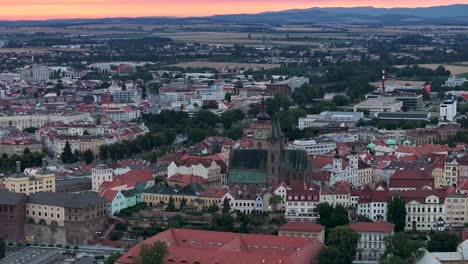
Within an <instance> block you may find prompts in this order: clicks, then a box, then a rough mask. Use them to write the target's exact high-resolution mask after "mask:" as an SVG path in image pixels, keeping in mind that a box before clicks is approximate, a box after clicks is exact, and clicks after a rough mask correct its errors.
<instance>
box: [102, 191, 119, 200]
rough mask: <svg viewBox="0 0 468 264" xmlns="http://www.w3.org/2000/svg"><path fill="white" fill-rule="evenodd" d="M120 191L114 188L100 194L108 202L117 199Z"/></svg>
mask: <svg viewBox="0 0 468 264" xmlns="http://www.w3.org/2000/svg"><path fill="white" fill-rule="evenodd" d="M118 193H119V191H114V190H106V191H104V192H103V193H101V194H99V196H101V197H102V198H104V199H105V200H106V201H108V202H112V201H114V199H115V196H116V195H117V194H118Z"/></svg>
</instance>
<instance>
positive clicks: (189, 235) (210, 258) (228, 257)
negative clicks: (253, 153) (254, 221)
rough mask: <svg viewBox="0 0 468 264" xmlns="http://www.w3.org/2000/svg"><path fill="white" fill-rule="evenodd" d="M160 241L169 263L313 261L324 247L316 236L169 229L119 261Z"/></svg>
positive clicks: (130, 258) (127, 263)
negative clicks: (146, 245) (314, 237)
mask: <svg viewBox="0 0 468 264" xmlns="http://www.w3.org/2000/svg"><path fill="white" fill-rule="evenodd" d="M156 241H163V242H165V243H167V244H168V248H167V249H168V252H169V253H168V255H167V256H166V258H165V262H166V263H172V262H174V263H223V264H231V263H232V264H234V263H246V264H247V263H283V264H290V263H291V264H292V263H310V262H311V261H312V260H314V259H316V258H318V255H319V252H320V249H321V248H322V246H323V245H322V243H320V242H319V241H317V240H316V239H304V238H296V237H286V236H272V235H257V234H239V233H230V232H214V231H203V230H190V229H169V230H166V231H164V232H161V233H159V234H157V235H155V236H153V237H151V238H149V239H146V240H145V241H143V242H141V243H139V244H137V245H136V246H134V247H133V248H131V249H130V250H129V251H127V252H126V253H124V254H123V255H122V257H120V258H119V259H118V260H117V261H116V263H118V264H120V263H122V264H132V263H134V259H135V257H136V256H138V255H139V252H140V247H141V245H142V243H146V244H150V243H154V242H156Z"/></svg>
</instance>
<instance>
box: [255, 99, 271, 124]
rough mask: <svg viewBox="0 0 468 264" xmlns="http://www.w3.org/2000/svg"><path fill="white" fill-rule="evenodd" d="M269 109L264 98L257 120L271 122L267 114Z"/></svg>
mask: <svg viewBox="0 0 468 264" xmlns="http://www.w3.org/2000/svg"><path fill="white" fill-rule="evenodd" d="M266 110H267V107H266V104H265V100H264V99H263V98H262V101H261V103H260V106H259V113H258V115H257V120H261V121H265V120H271V117H270V115H269V114H268V113H267V111H266Z"/></svg>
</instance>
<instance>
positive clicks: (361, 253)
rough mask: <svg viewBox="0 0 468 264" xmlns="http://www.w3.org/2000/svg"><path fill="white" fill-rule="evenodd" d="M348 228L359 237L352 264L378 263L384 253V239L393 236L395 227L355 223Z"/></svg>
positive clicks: (385, 223) (386, 224)
mask: <svg viewBox="0 0 468 264" xmlns="http://www.w3.org/2000/svg"><path fill="white" fill-rule="evenodd" d="M349 227H350V228H351V229H352V230H354V231H356V232H357V233H358V234H359V235H360V239H359V242H358V246H357V249H356V259H355V260H354V261H353V263H356V264H358V263H363V264H364V263H366V264H367V263H379V259H380V257H382V256H383V255H384V253H385V239H386V238H387V237H388V236H391V235H392V234H393V229H394V228H395V225H394V224H392V223H389V222H374V223H372V222H357V223H352V224H350V225H349Z"/></svg>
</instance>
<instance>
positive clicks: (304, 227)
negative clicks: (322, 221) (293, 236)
mask: <svg viewBox="0 0 468 264" xmlns="http://www.w3.org/2000/svg"><path fill="white" fill-rule="evenodd" d="M323 230H325V227H324V226H323V225H319V224H316V223H305V222H304V223H301V222H291V223H286V224H284V225H282V226H280V227H279V231H306V232H322V231H323Z"/></svg>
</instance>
